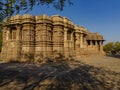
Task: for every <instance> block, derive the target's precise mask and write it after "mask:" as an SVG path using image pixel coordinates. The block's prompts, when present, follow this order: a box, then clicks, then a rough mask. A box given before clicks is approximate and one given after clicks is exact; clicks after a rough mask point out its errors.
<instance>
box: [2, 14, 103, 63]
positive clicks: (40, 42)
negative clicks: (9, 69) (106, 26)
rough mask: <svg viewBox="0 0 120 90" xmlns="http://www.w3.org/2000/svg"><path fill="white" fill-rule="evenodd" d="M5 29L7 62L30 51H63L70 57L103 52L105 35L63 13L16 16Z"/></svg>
mask: <svg viewBox="0 0 120 90" xmlns="http://www.w3.org/2000/svg"><path fill="white" fill-rule="evenodd" d="M2 32H3V46H2V52H1V58H2V60H4V61H9V60H11V59H12V60H22V58H23V56H24V55H26V53H27V54H33V55H34V56H35V55H39V54H43V55H44V56H51V55H53V53H54V52H59V53H62V54H64V55H65V56H66V57H67V56H81V55H91V54H102V53H103V46H102V44H103V41H104V39H103V36H102V35H100V34H98V33H91V32H89V31H88V30H87V29H86V28H84V27H82V26H78V25H75V24H73V22H72V21H71V20H69V19H68V18H66V17H62V16H59V15H54V16H47V15H39V16H32V15H29V14H25V15H16V16H12V17H11V18H10V19H9V20H7V19H5V20H4V23H3V26H2Z"/></svg>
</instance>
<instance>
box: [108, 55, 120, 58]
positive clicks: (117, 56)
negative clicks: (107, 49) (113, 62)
mask: <svg viewBox="0 0 120 90" xmlns="http://www.w3.org/2000/svg"><path fill="white" fill-rule="evenodd" d="M106 56H108V57H114V58H119V59H120V55H106Z"/></svg>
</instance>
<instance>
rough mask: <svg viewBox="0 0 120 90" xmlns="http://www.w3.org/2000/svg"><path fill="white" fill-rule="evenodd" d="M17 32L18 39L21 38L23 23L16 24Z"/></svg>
mask: <svg viewBox="0 0 120 90" xmlns="http://www.w3.org/2000/svg"><path fill="white" fill-rule="evenodd" d="M16 28H17V33H16V40H20V39H21V25H16Z"/></svg>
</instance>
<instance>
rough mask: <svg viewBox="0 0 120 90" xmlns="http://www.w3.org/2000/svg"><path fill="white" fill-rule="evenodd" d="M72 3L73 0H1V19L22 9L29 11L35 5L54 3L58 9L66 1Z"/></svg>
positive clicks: (61, 7)
mask: <svg viewBox="0 0 120 90" xmlns="http://www.w3.org/2000/svg"><path fill="white" fill-rule="evenodd" d="M66 2H67V3H69V5H71V4H72V2H71V0H0V21H2V20H3V19H4V18H5V17H10V16H11V15H13V14H17V13H19V12H20V11H24V12H28V11H29V10H32V8H33V7H34V6H35V5H47V6H49V5H53V6H54V7H55V8H56V9H58V10H63V8H64V6H65V3H66Z"/></svg>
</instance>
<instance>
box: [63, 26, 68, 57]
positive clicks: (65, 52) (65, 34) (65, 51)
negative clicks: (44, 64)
mask: <svg viewBox="0 0 120 90" xmlns="http://www.w3.org/2000/svg"><path fill="white" fill-rule="evenodd" d="M67 30H68V28H65V27H64V54H65V56H66V57H67V56H68V49H67Z"/></svg>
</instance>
